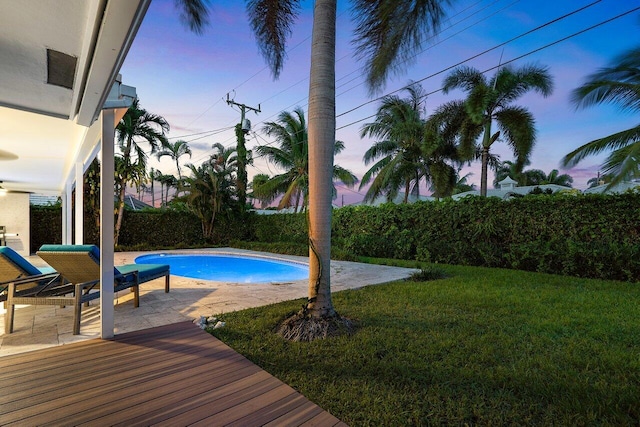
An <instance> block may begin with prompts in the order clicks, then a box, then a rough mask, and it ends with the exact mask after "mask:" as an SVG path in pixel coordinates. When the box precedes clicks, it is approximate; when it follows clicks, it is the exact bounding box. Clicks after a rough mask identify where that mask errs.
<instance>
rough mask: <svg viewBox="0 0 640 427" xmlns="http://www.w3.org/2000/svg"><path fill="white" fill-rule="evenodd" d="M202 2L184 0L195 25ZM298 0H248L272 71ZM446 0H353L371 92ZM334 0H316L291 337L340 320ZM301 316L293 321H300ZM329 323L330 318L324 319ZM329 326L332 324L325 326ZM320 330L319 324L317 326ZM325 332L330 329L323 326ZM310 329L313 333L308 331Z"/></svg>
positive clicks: (432, 26) (436, 19)
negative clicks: (302, 285)
mask: <svg viewBox="0 0 640 427" xmlns="http://www.w3.org/2000/svg"><path fill="white" fill-rule="evenodd" d="M206 3H207V2H206V1H205V0H179V1H178V5H180V6H181V7H182V10H183V17H185V18H186V21H187V22H188V23H189V24H190V26H191V28H192V29H194V30H196V31H198V30H199V29H202V27H203V26H204V25H205V24H206V23H207V9H206ZM300 3H301V2H300V0H249V1H248V4H247V9H248V12H249V19H250V21H251V26H252V28H253V31H254V33H255V35H256V38H257V41H258V45H259V46H260V49H261V51H262V54H263V56H264V57H265V59H266V61H267V63H268V64H269V66H270V68H271V70H272V73H273V75H274V77H278V75H279V73H280V71H281V69H282V66H283V63H284V58H285V53H286V40H287V37H288V36H289V35H290V34H291V26H292V24H293V21H294V20H295V18H296V17H297V15H298V13H299V11H300ZM448 3H449V1H438V0H416V1H411V2H402V1H397V0H378V1H376V2H371V1H369V0H355V1H354V2H353V9H354V12H353V16H354V17H355V20H356V29H355V46H356V50H357V52H358V56H359V57H360V58H361V59H362V60H363V62H364V64H365V65H364V66H365V69H366V71H367V82H368V84H369V87H370V89H371V90H374V89H379V88H380V87H381V86H382V85H383V83H384V81H385V79H386V77H387V75H388V73H389V72H390V71H396V72H397V71H399V70H400V68H401V67H403V66H405V65H406V63H407V60H409V59H411V57H412V56H411V55H412V54H413V53H415V52H419V51H420V49H421V47H422V40H423V36H424V33H430V32H435V31H436V30H437V28H438V26H439V23H440V22H441V21H442V20H443V17H444V9H443V6H444V5H445V4H448ZM336 8H337V0H316V1H315V3H314V12H313V30H312V40H311V70H310V79H309V112H308V115H309V129H308V135H309V159H310V162H309V258H310V259H309V298H308V301H307V304H306V306H305V307H304V309H303V310H302V311H301V312H300V313H299V316H298V317H297V320H300V324H301V327H300V328H292V329H297V331H298V332H300V334H298V332H296V333H295V335H296V336H297V338H295V337H292V338H294V339H313V338H316V337H317V336H318V335H317V333H314V332H311V330H314V329H315V330H316V331H317V330H318V329H317V328H315V327H312V328H307V327H305V326H304V325H305V324H308V325H311V324H313V323H315V322H308V320H314V319H316V320H317V319H321V318H336V312H335V310H334V307H333V302H332V300H331V280H330V273H329V272H330V259H331V214H332V207H331V200H332V192H331V188H332V184H333V183H332V177H333V155H334V152H335V141H336V138H335V132H336V117H335V116H336V114H335V98H336V96H335V64H336V59H335V47H336ZM297 320H293V323H296V322H297ZM326 324H327V325H329V324H330V323H326ZM327 327H328V326H327ZM320 330H322V328H321V329H320ZM324 331H325V332H326V329H325V330H324ZM307 332H310V335H307Z"/></svg>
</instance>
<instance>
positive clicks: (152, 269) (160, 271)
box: [116, 264, 169, 282]
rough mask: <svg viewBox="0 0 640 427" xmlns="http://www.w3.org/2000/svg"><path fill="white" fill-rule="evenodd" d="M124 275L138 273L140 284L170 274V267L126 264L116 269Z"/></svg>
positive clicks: (164, 265)
mask: <svg viewBox="0 0 640 427" xmlns="http://www.w3.org/2000/svg"><path fill="white" fill-rule="evenodd" d="M116 269H117V270H118V271H120V273H122V274H127V273H131V272H133V271H136V270H137V271H138V279H139V280H140V282H144V281H146V280H152V278H156V277H161V276H164V275H166V274H167V273H169V266H168V265H166V264H126V265H119V266H117V267H116Z"/></svg>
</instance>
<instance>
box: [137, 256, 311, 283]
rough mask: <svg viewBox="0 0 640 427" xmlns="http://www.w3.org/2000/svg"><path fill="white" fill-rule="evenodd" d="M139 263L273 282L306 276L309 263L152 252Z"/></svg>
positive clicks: (197, 275) (208, 276) (202, 275)
mask: <svg viewBox="0 0 640 427" xmlns="http://www.w3.org/2000/svg"><path fill="white" fill-rule="evenodd" d="M135 262H136V264H168V265H169V267H170V268H171V274H175V275H177V276H184V277H189V278H192V279H204V280H215V281H218V282H234V283H270V282H283V281H292V280H302V279H305V278H307V277H308V276H309V266H308V265H305V264H300V263H296V262H288V261H283V260H279V259H272V258H258V257H249V256H242V255H228V254H198V253H195V254H151V255H142V256H139V257H137V258H136V259H135Z"/></svg>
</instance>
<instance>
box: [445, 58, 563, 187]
mask: <svg viewBox="0 0 640 427" xmlns="http://www.w3.org/2000/svg"><path fill="white" fill-rule="evenodd" d="M442 89H443V92H444V93H448V92H449V91H451V90H453V89H462V90H463V91H465V92H466V93H467V98H466V100H465V102H464V108H465V110H466V112H467V114H468V115H469V118H470V119H471V121H472V123H473V124H475V125H476V126H478V127H481V131H480V132H481V133H482V142H481V143H480V147H481V165H482V169H481V175H480V195H481V196H486V195H487V169H488V164H489V155H490V149H491V145H492V144H493V143H494V142H496V141H498V139H499V138H500V137H502V139H503V140H504V141H505V142H506V143H507V144H509V146H511V149H512V150H513V152H514V155H515V157H516V165H517V169H518V170H519V171H521V170H522V168H523V167H524V165H525V164H526V162H527V161H528V158H529V155H530V154H531V150H532V149H533V145H534V143H535V139H536V129H535V121H534V118H533V116H532V115H531V113H530V112H529V110H527V109H526V108H524V107H520V106H517V105H514V104H513V103H514V101H516V100H517V99H518V98H520V97H521V96H522V95H524V94H525V93H527V92H529V91H534V92H538V93H539V94H541V95H542V96H544V97H547V96H549V95H550V94H551V92H552V90H553V81H552V79H551V75H550V74H549V72H548V70H547V68H546V67H539V66H535V65H525V66H523V67H521V68H512V67H509V66H506V67H502V68H500V70H498V72H497V73H496V74H495V75H494V76H493V77H492V78H491V79H487V78H486V77H485V75H484V74H482V73H481V72H480V71H478V70H477V69H475V68H472V67H459V68H456V69H455V70H453V71H452V72H451V73H450V74H449V75H448V76H447V77H446V78H445V80H444V85H443V87H442ZM494 121H495V122H496V124H497V127H498V131H497V132H495V133H494V132H493V131H492V125H493V122H494ZM476 133H477V131H476V132H470V133H469V134H468V136H473V135H474V134H476ZM461 142H462V143H463V144H465V145H467V146H469V145H471V144H475V140H472V139H470V138H469V139H466V140H463V141H461Z"/></svg>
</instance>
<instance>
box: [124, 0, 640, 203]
mask: <svg viewBox="0 0 640 427" xmlns="http://www.w3.org/2000/svg"><path fill="white" fill-rule="evenodd" d="M453 3H454V6H453V7H452V8H451V9H450V10H449V12H448V19H447V20H446V21H445V22H444V23H443V25H442V28H441V30H440V32H439V34H438V35H437V36H435V37H433V38H430V39H429V40H428V41H427V42H426V43H425V44H424V46H423V50H422V52H421V53H419V54H418V55H417V56H416V58H415V61H414V62H412V63H410V64H407V65H406V68H405V72H404V73H401V74H397V75H391V76H390V78H389V79H388V80H387V83H386V85H385V87H384V89H383V90H382V91H380V92H378V93H375V94H371V93H370V92H369V90H368V88H367V86H366V85H365V84H364V78H363V76H364V73H363V71H362V69H361V64H360V63H358V62H357V61H356V60H355V59H354V51H353V46H352V45H351V36H352V31H351V30H352V28H353V25H352V23H351V15H350V13H351V12H350V9H349V8H350V3H349V2H348V1H338V25H337V49H336V60H337V63H336V88H337V89H336V114H337V132H336V138H337V139H338V140H341V141H344V143H345V146H346V148H345V150H344V151H343V152H342V153H341V154H339V155H338V156H337V157H336V159H335V163H336V164H338V165H340V166H342V167H345V168H347V169H349V170H351V171H352V172H353V173H354V174H356V176H358V177H359V178H361V177H362V175H363V174H364V172H365V171H366V170H367V169H368V166H366V165H365V164H364V163H363V161H362V157H363V154H364V153H365V151H366V150H367V149H368V148H369V147H370V146H371V144H372V142H373V141H372V140H370V139H366V138H365V139H362V138H360V130H361V128H362V125H363V124H365V123H369V122H371V121H373V120H374V117H373V116H374V115H375V112H376V109H377V107H378V105H379V99H378V98H379V97H381V96H384V95H387V94H390V93H393V94H396V95H399V96H401V97H406V96H407V94H406V92H404V91H401V89H402V88H403V87H404V86H406V85H407V84H408V83H409V82H410V81H419V82H420V84H421V85H422V86H423V88H424V89H425V91H426V92H428V93H431V94H430V95H429V96H428V98H427V101H426V114H427V115H428V114H431V113H432V112H433V110H434V109H435V108H437V107H438V106H439V105H441V104H443V103H445V102H448V101H451V100H456V99H462V98H463V93H462V92H459V91H452V92H450V93H449V94H447V95H443V94H442V93H441V92H440V91H439V89H440V87H441V85H442V81H443V79H444V77H445V76H446V75H447V72H448V71H450V70H451V69H453V68H454V67H455V66H457V65H458V64H460V63H463V64H464V65H467V66H471V67H475V68H477V69H478V70H480V71H485V70H488V69H490V68H492V67H496V66H497V65H499V64H505V63H509V62H510V61H513V62H510V63H511V65H513V66H516V67H518V66H522V65H525V64H535V65H539V66H546V67H548V68H549V72H550V74H551V75H552V76H553V79H554V92H553V94H552V95H551V96H549V97H547V98H543V97H541V96H540V95H537V94H534V93H532V94H527V95H526V96H524V97H522V98H520V99H519V100H518V102H517V104H518V105H521V106H525V107H527V108H528V109H529V110H530V111H531V112H532V114H533V115H534V117H535V120H536V127H537V135H538V137H537V142H536V145H535V147H534V150H533V153H532V156H531V165H529V166H528V167H527V168H528V169H534V168H535V169H542V170H543V171H545V172H546V173H549V172H550V171H551V170H552V169H560V164H559V163H560V159H561V158H562V157H563V156H564V155H565V154H567V153H568V152H570V151H572V150H573V149H575V148H577V147H578V146H580V145H582V144H584V143H586V142H588V141H590V140H592V139H595V138H598V137H603V136H607V135H610V134H611V133H614V132H616V131H620V130H623V129H628V128H630V127H632V126H635V125H637V121H638V118H637V117H634V116H633V115H631V114H628V113H624V112H620V111H619V110H618V109H616V108H615V107H614V106H607V105H601V106H595V107H591V108H588V109H581V110H576V109H575V107H574V106H573V105H572V104H571V103H570V93H571V91H572V90H573V89H575V88H576V87H578V86H579V85H580V84H581V83H582V82H583V81H584V79H585V78H586V76H588V75H589V74H591V73H593V72H595V71H597V69H598V68H601V67H605V66H607V65H608V64H609V62H610V61H611V60H612V59H614V58H615V57H616V56H617V55H619V54H620V53H622V52H624V51H625V50H628V49H629V48H631V47H634V46H638V45H639V44H640V43H639V42H640V11H638V10H636V11H634V12H632V13H628V14H626V15H624V16H621V17H618V18H616V17H617V16H618V15H622V14H625V13H626V12H628V11H630V10H633V9H635V8H638V7H640V0H602V1H595V2H594V1H589V0H583V1H577V0H573V1H558V0H555V1H550V0H536V1H533V0H520V1H514V0H484V1H474V0H458V1H455V2H453ZM244 4H245V3H244V2H242V1H238V0H233V1H222V0H212V1H211V7H212V9H211V16H210V25H209V27H208V28H207V29H206V31H205V33H204V34H203V35H201V36H199V35H197V34H194V33H192V32H190V31H189V30H188V29H187V28H186V27H185V26H184V25H182V23H181V22H180V19H179V13H178V11H177V10H176V8H175V5H174V1H173V0H153V2H152V3H151V6H150V8H149V10H148V12H147V15H146V17H145V19H144V21H143V23H142V26H141V27H140V30H139V31H138V35H137V37H136V39H135V41H134V43H133V46H132V47H131V49H130V51H129V53H128V56H127V59H126V61H125V63H124V65H123V67H122V69H121V74H122V76H123V83H125V84H127V85H130V86H134V87H136V89H137V93H138V97H139V98H140V105H141V106H142V107H143V108H145V109H147V110H148V111H149V112H152V113H154V114H159V115H161V116H163V117H164V118H165V119H167V121H168V122H169V124H170V125H171V131H170V133H169V138H170V140H171V141H175V140H177V139H183V140H185V141H187V142H188V143H189V146H190V147H191V149H192V150H193V156H192V158H191V159H189V158H188V157H183V158H181V163H189V162H191V163H193V164H196V165H197V164H200V163H202V162H203V161H204V160H206V159H208V157H209V155H210V154H211V152H212V151H211V145H212V144H213V143H218V142H219V143H222V144H223V145H224V146H228V147H230V146H235V144H236V141H235V134H234V130H233V127H234V126H235V124H236V123H238V122H239V119H240V111H239V109H238V108H237V107H232V106H230V105H228V104H227V102H226V99H227V94H229V97H230V98H231V99H233V100H235V102H238V103H243V104H246V105H248V106H250V107H257V106H258V105H260V108H261V112H260V113H259V114H255V113H253V112H248V114H247V118H248V119H249V120H251V123H252V132H250V133H249V135H248V138H247V148H248V149H251V148H252V147H255V146H257V145H265V144H272V143H273V140H272V139H270V138H269V137H267V136H266V135H265V134H264V133H263V132H262V127H263V125H264V123H265V122H270V121H276V120H277V118H278V114H279V113H280V112H282V111H292V110H293V109H294V108H295V107H297V106H300V107H302V108H303V109H304V110H305V111H306V109H307V96H308V84H309V62H310V61H309V59H310V48H311V23H312V6H313V2H312V1H304V2H302V11H301V16H300V19H299V20H298V22H297V24H296V25H295V27H294V29H293V34H292V35H291V37H290V40H289V43H288V45H287V46H288V56H287V60H286V62H285V64H284V68H283V70H282V73H281V75H280V78H279V79H278V80H274V79H273V78H272V75H271V73H270V70H269V69H268V68H267V67H266V65H265V62H264V60H263V58H262V56H261V55H260V52H259V50H258V47H257V44H256V42H255V39H254V38H253V34H252V31H251V29H250V28H249V24H248V19H247V15H246V12H245V9H244ZM581 8H584V9H583V10H582V11H579V12H576V13H575V14H572V15H571V16H568V17H566V18H562V17H563V16H564V15H567V14H571V13H572V12H574V11H576V10H578V9H581ZM556 20H557V21H556ZM608 20H611V21H610V22H605V21H608ZM552 21H555V22H553V23H551V22H552ZM545 24H548V25H546V26H544V25H545ZM541 26H544V27H542V28H540V29H536V28H538V27H541ZM525 33H527V34H525ZM576 33H579V34H577V35H575V36H574V34H576ZM512 39H515V40H512ZM563 39H565V40H563ZM511 40H512V41H511ZM547 45H551V46H548V47H547ZM485 51H486V53H483V52H485ZM494 72H495V70H492V71H488V75H489V76H491V75H493V73H494ZM399 90H400V91H399ZM492 152H493V153H495V154H498V155H499V156H500V159H501V160H513V154H512V152H511V151H510V150H509V148H508V146H507V145H506V144H505V143H503V142H499V141H498V142H496V143H495V144H494V145H493V146H492ZM604 157H605V156H599V157H590V158H587V159H585V160H583V161H582V162H581V163H580V164H579V165H578V166H577V167H574V168H573V169H571V170H566V171H562V172H564V173H569V174H570V175H571V176H572V177H573V178H574V187H575V188H580V189H584V188H586V182H587V180H588V179H590V178H593V177H595V176H596V174H597V173H598V170H599V165H600V163H601V162H602V160H603V159H604ZM149 163H150V166H151V167H154V168H156V169H159V170H161V171H162V172H163V173H165V174H174V175H177V171H176V167H175V164H174V163H173V162H172V161H171V160H170V159H169V158H168V157H165V158H163V160H162V161H160V162H158V161H156V160H155V159H152V160H150V162H149ZM248 172H249V179H251V177H252V176H253V175H254V174H257V173H265V174H268V175H273V174H276V173H279V172H281V171H278V170H277V169H275V168H274V166H273V165H269V164H267V163H266V162H265V161H264V159H260V158H257V159H255V161H254V166H250V167H249V168H248ZM467 173H472V175H471V176H470V177H469V181H470V182H472V183H475V184H476V185H477V186H478V187H479V181H480V165H479V162H476V163H472V164H471V165H470V166H469V167H465V168H464V169H463V170H462V171H461V175H465V174H467ZM492 179H493V176H492V175H490V176H489V181H490V182H489V185H490V186H491V181H492ZM357 187H358V186H357V185H356V187H355V188H354V189H353V190H347V189H342V188H340V187H339V194H340V195H344V203H345V204H350V203H354V202H359V201H361V200H362V198H363V197H364V193H365V190H364V189H363V190H358V188H357ZM342 200H343V198H342V197H340V198H339V200H337V201H336V203H337V204H341V203H342Z"/></svg>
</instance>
